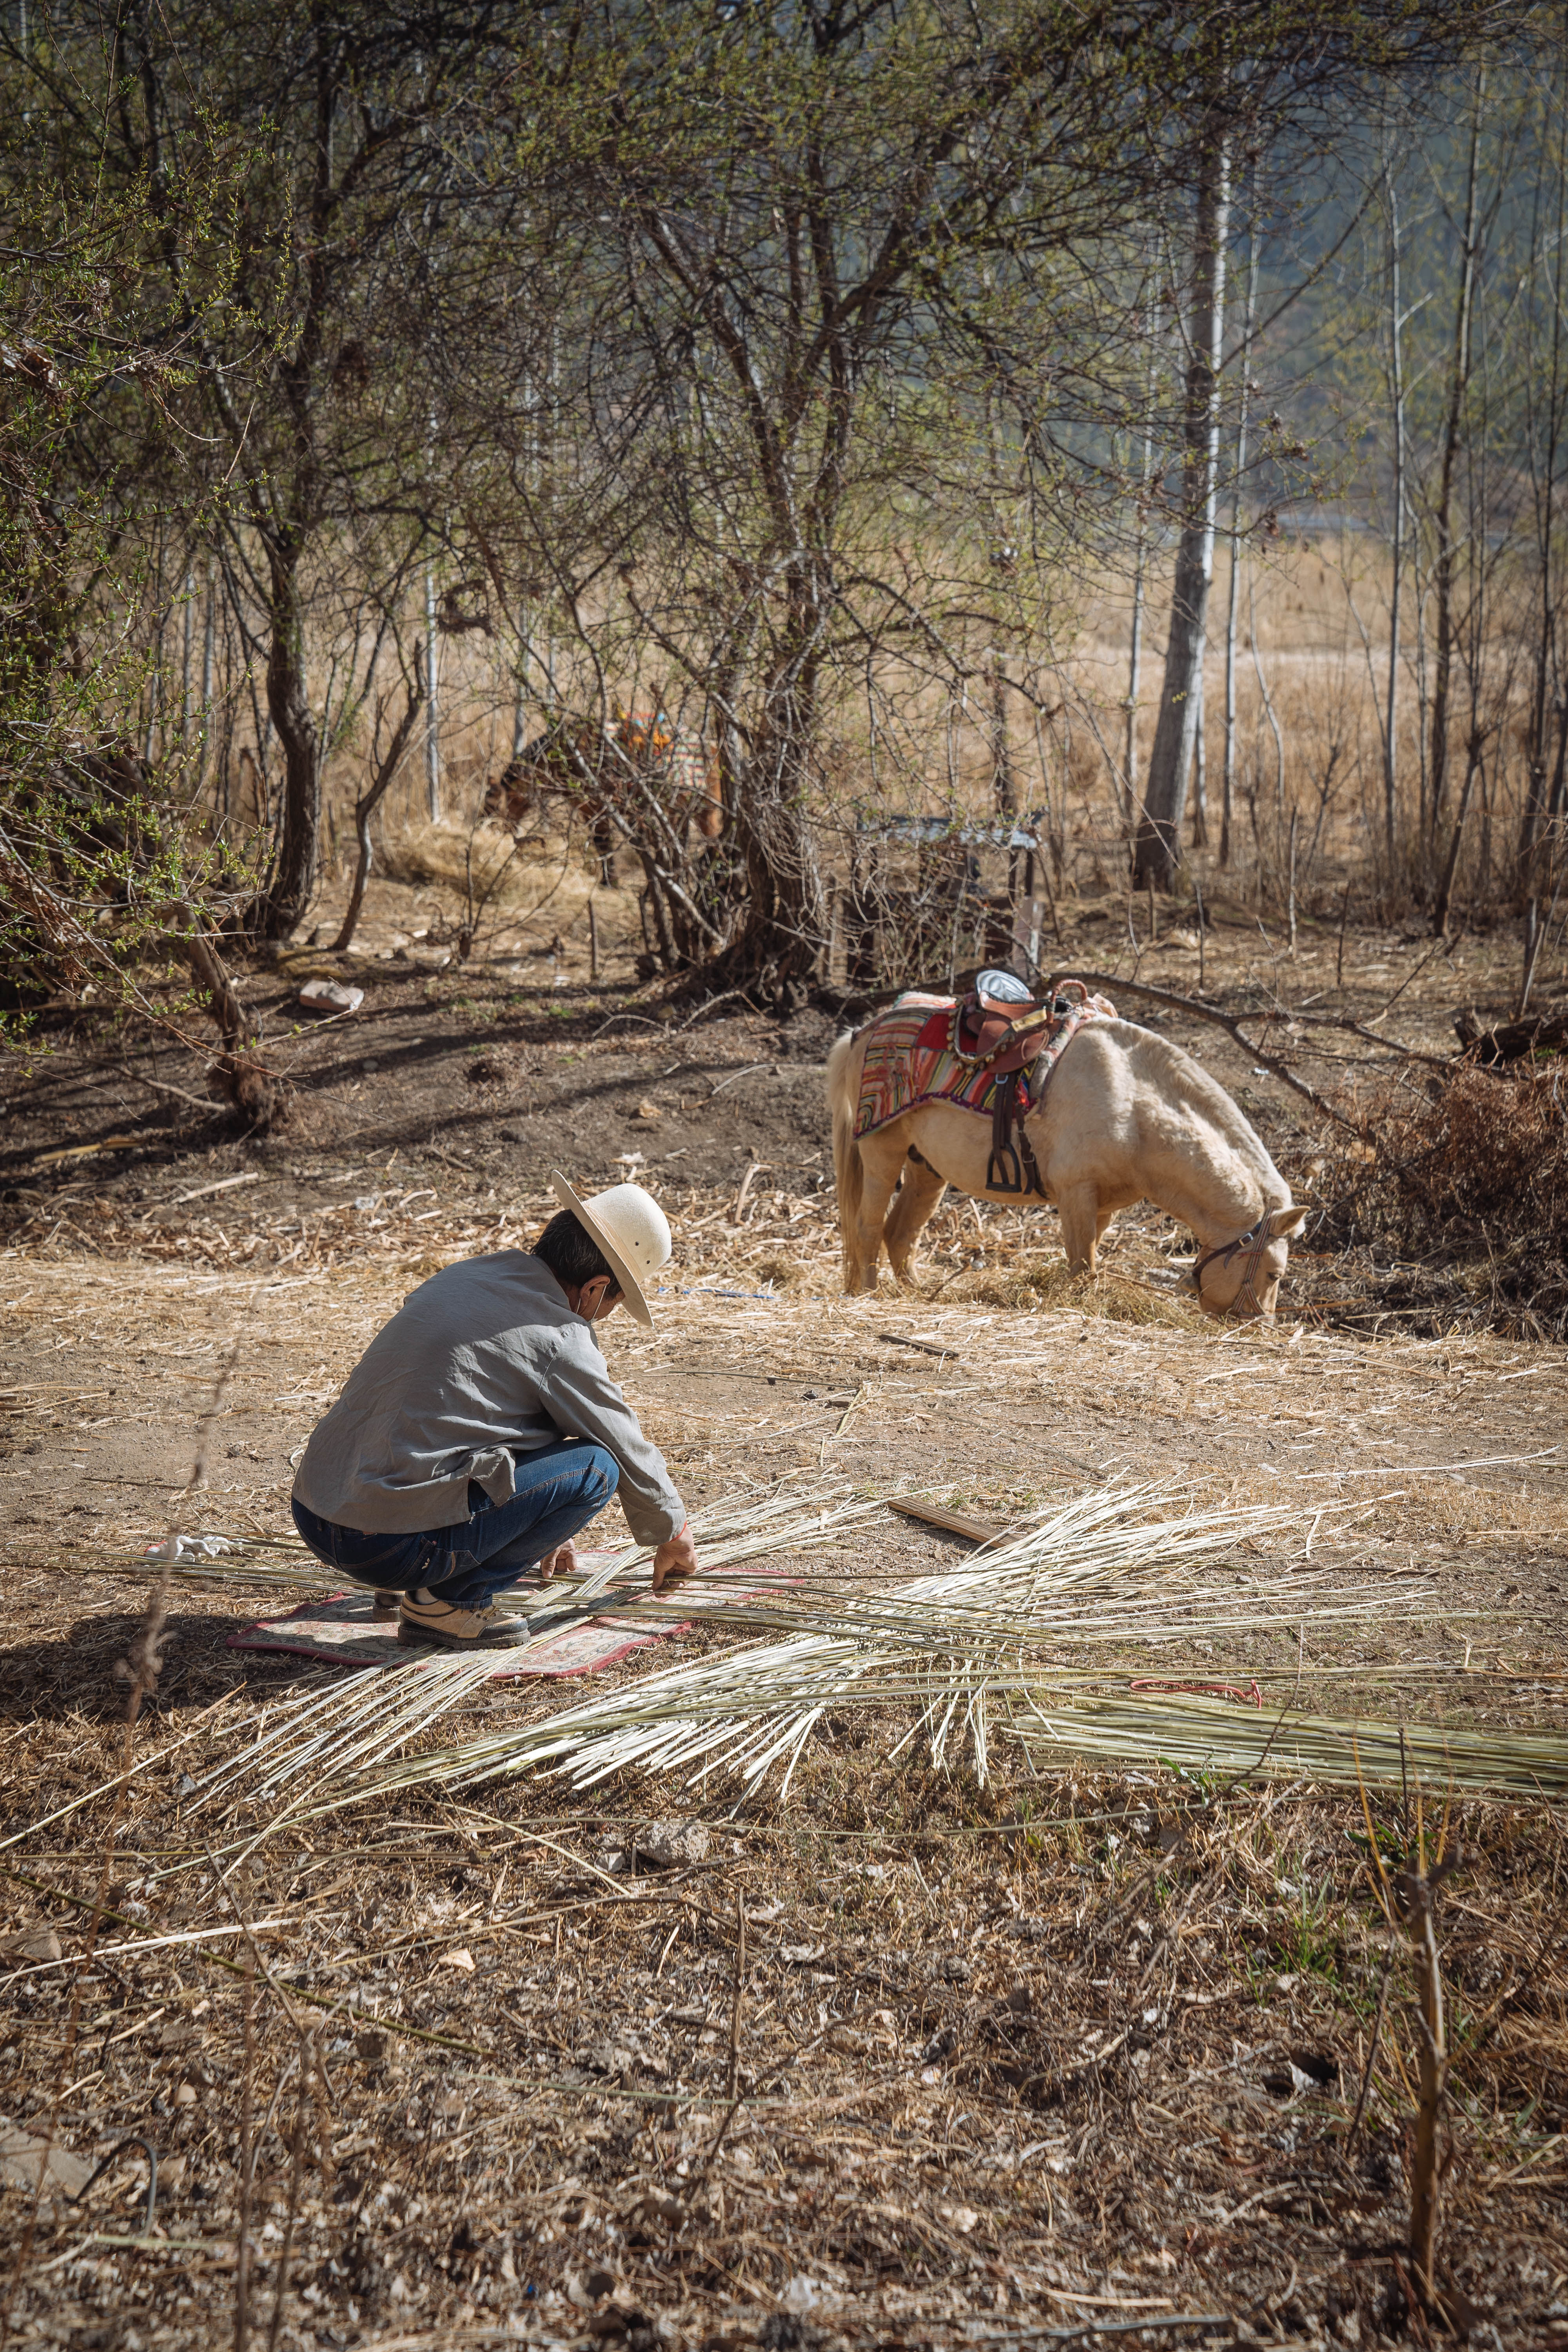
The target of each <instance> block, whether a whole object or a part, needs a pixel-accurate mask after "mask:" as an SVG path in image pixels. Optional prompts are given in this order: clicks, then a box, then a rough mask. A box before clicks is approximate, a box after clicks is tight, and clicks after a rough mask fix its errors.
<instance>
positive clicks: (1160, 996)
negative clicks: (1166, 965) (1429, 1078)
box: [1046, 971, 1452, 1135]
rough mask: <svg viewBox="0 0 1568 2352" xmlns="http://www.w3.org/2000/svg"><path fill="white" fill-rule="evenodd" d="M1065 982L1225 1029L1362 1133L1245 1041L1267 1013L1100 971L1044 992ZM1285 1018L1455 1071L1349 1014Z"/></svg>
mask: <svg viewBox="0 0 1568 2352" xmlns="http://www.w3.org/2000/svg"><path fill="white" fill-rule="evenodd" d="M1064 980H1079V981H1081V982H1083V984H1084V986H1085V987H1086V988H1094V989H1115V990H1116V991H1117V992H1118V993H1119V994H1121V995H1123V996H1127V995H1131V996H1142V997H1146V998H1148V1000H1149V1001H1150V1003H1153V1004H1164V1005H1168V1006H1169V1007H1170V1009H1171V1011H1172V1012H1173V1013H1189V1014H1190V1015H1191V1016H1192V1018H1193V1019H1194V1020H1195V1021H1212V1022H1213V1023H1214V1024H1215V1028H1216V1029H1223V1030H1224V1031H1225V1032H1226V1034H1227V1036H1230V1037H1232V1038H1234V1039H1235V1041H1236V1043H1237V1045H1239V1046H1241V1047H1242V1049H1243V1051H1244V1052H1246V1053H1248V1054H1250V1055H1252V1057H1253V1059H1254V1061H1255V1062H1256V1063H1257V1064H1258V1066H1259V1067H1260V1068H1261V1069H1265V1070H1268V1071H1270V1072H1271V1073H1272V1075H1273V1076H1275V1077H1277V1078H1279V1079H1282V1080H1283V1082H1284V1083H1285V1085H1286V1086H1288V1087H1290V1088H1291V1089H1292V1090H1293V1091H1294V1092H1295V1093H1297V1094H1299V1095H1300V1096H1301V1097H1302V1098H1303V1100H1304V1101H1307V1102H1310V1104H1311V1106H1312V1108H1313V1109H1314V1110H1319V1111H1321V1112H1322V1114H1323V1116H1324V1117H1325V1118H1331V1119H1333V1120H1334V1121H1335V1122H1336V1123H1337V1124H1338V1125H1339V1126H1341V1127H1343V1128H1348V1129H1349V1130H1350V1132H1351V1133H1352V1135H1360V1134H1362V1133H1363V1123H1362V1121H1360V1120H1359V1119H1354V1118H1348V1117H1347V1116H1346V1114H1345V1113H1344V1112H1343V1111H1342V1110H1337V1109H1336V1108H1334V1105H1333V1104H1332V1103H1331V1102H1330V1100H1329V1098H1328V1097H1327V1096H1326V1095H1321V1094H1320V1093H1319V1092H1318V1089H1317V1087H1314V1086H1310V1085H1309V1084H1308V1082H1307V1080H1306V1079H1305V1078H1300V1077H1298V1076H1296V1073H1295V1071H1294V1070H1292V1069H1291V1067H1290V1065H1289V1062H1287V1061H1284V1060H1283V1059H1282V1058H1281V1057H1280V1056H1279V1055H1278V1054H1270V1053H1269V1052H1268V1048H1267V1047H1266V1046H1264V1045H1258V1042H1257V1040H1256V1039H1255V1038H1252V1037H1249V1036H1248V1035H1247V1031H1246V1030H1245V1029H1244V1028H1243V1027H1242V1025H1241V1024H1242V1023H1243V1021H1247V1020H1251V1021H1258V1020H1261V1021H1263V1022H1264V1023H1265V1024H1268V1023H1269V1022H1272V1021H1273V1020H1275V1019H1277V1018H1278V1017H1279V1016H1278V1015H1276V1014H1274V1013H1226V1012H1224V1011H1222V1010H1221V1008H1220V1006H1218V1005H1217V1004H1209V1003H1205V1000H1204V999H1203V998H1202V997H1201V996H1178V995H1177V994H1176V992H1175V991H1174V990H1173V989H1169V988H1151V987H1150V986H1149V984H1148V982H1146V981H1142V980H1121V979H1118V978H1116V977H1115V975H1114V974H1112V973H1110V972H1103V971H1058V972H1056V973H1054V974H1053V975H1052V978H1051V980H1050V982H1048V985H1047V991H1046V992H1047V993H1048V992H1049V990H1051V989H1055V988H1057V987H1058V986H1059V985H1060V983H1061V982H1063V981H1064ZM1286 1017H1287V1018H1289V1020H1291V1021H1294V1022H1297V1023H1299V1024H1300V1026H1301V1027H1303V1028H1307V1029H1341V1030H1345V1031H1348V1033H1349V1034H1351V1035H1352V1036H1355V1037H1364V1038H1365V1039H1366V1041H1367V1042H1368V1044H1369V1045H1381V1046H1382V1047H1383V1049H1384V1052H1385V1053H1391V1054H1398V1055H1402V1056H1403V1057H1404V1058H1405V1060H1406V1061H1411V1062H1423V1063H1425V1064H1426V1066H1427V1068H1428V1069H1434V1070H1447V1069H1450V1068H1451V1067H1452V1064H1451V1063H1449V1062H1446V1061H1444V1060H1443V1059H1442V1058H1441V1057H1440V1056H1439V1055H1436V1054H1424V1053H1422V1052H1421V1050H1420V1048H1419V1047H1418V1046H1415V1045H1402V1044H1401V1043H1400V1041H1399V1039H1398V1038H1396V1037H1384V1036H1381V1035H1380V1034H1378V1032H1377V1031H1376V1030H1375V1029H1369V1028H1368V1027H1367V1026H1366V1024H1364V1022H1361V1021H1356V1020H1353V1019H1352V1017H1351V1015H1350V1014H1349V1013H1289V1011H1288V1012H1287V1016H1286Z"/></svg>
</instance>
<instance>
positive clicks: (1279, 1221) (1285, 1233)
mask: <svg viewBox="0 0 1568 2352" xmlns="http://www.w3.org/2000/svg"><path fill="white" fill-rule="evenodd" d="M1310 1214H1311V1211H1310V1209H1304V1208H1302V1207H1301V1206H1300V1203H1299V1202H1295V1201H1290V1202H1287V1204H1286V1206H1285V1207H1284V1208H1282V1209H1275V1210H1273V1211H1272V1212H1271V1213H1270V1214H1269V1219H1268V1231H1269V1233H1270V1234H1272V1236H1273V1238H1274V1239H1275V1240H1276V1241H1277V1242H1288V1241H1294V1239H1295V1238H1296V1235H1297V1234H1299V1233H1300V1230H1301V1228H1302V1226H1303V1225H1304V1224H1305V1223H1306V1222H1307V1219H1308V1218H1309V1216H1310Z"/></svg>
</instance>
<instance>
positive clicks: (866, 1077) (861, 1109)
mask: <svg viewBox="0 0 1568 2352" xmlns="http://www.w3.org/2000/svg"><path fill="white" fill-rule="evenodd" d="M1011 1010H1012V1008H1011V1007H1009V1011H1011ZM1020 1010H1021V1012H1022V1017H1021V1018H1020V1019H1018V1020H1016V1021H1005V1020H1004V1021H1002V1022H1001V1023H1000V1024H998V1023H997V1021H996V1020H995V1018H994V1015H993V1017H990V1018H985V1017H984V1014H983V1009H982V1008H980V1007H977V1006H976V1004H975V1003H974V1000H973V998H972V997H952V996H922V995H919V994H916V993H914V992H910V993H909V994H906V995H904V996H900V998H899V999H898V1001H897V1003H893V1004H890V1005H889V1007H888V1009H887V1011H886V1012H885V1013H877V1014H875V1015H874V1016H873V1018H872V1019H871V1021H870V1022H869V1023H868V1024H867V1027H866V1030H865V1032H864V1033H863V1034H864V1035H865V1038H866V1058H865V1062H864V1064H863V1065H862V1067H861V1072H860V1099H859V1102H858V1107H857V1109H856V1114H855V1132H856V1134H857V1135H858V1136H859V1135H870V1134H872V1133H874V1132H875V1130H876V1129H878V1128H879V1127H886V1126H887V1125H888V1124H889V1121H890V1120H892V1119H895V1118H902V1116H903V1114H904V1112H905V1111H907V1110H914V1109H916V1108H918V1107H919V1106H920V1105H921V1103H928V1102H947V1103H952V1106H953V1108H954V1109H956V1110H969V1111H973V1112H974V1113H975V1115H976V1117H977V1118H992V1117H993V1115H994V1108H995V1097H996V1091H997V1088H998V1087H1000V1086H1002V1085H1004V1084H1006V1083H1009V1082H1010V1081H1011V1080H1012V1074H1013V1073H1014V1072H1016V1071H1019V1070H1020V1069H1021V1070H1022V1072H1023V1076H1022V1077H1021V1078H1019V1079H1018V1080H1016V1085H1017V1087H1019V1088H1021V1089H1022V1088H1026V1090H1027V1100H1026V1103H1025V1104H1022V1105H1020V1106H1019V1108H1020V1109H1023V1108H1030V1109H1033V1108H1036V1107H1037V1105H1038V1103H1039V1102H1040V1100H1041V1098H1042V1097H1043V1096H1044V1094H1045V1091H1046V1088H1047V1086H1048V1085H1049V1083H1050V1079H1051V1074H1052V1072H1053V1071H1054V1070H1055V1068H1056V1066H1057V1064H1058V1062H1059V1061H1060V1060H1061V1057H1062V1055H1063V1054H1064V1052H1065V1051H1066V1050H1067V1047H1068V1045H1070V1044H1071V1042H1072V1040H1073V1038H1074V1037H1075V1036H1076V1035H1077V1034H1078V1032H1079V1029H1081V1028H1082V1026H1083V1024H1084V1023H1085V1022H1086V1021H1104V1020H1112V1021H1113V1020H1114V1019H1115V1018H1116V1007H1115V1006H1114V1005H1113V1004H1112V1003H1110V999H1109V998H1108V997H1104V996H1090V995H1089V992H1088V991H1087V990H1086V989H1085V988H1084V986H1083V984H1082V982H1079V981H1076V980H1075V981H1064V982H1062V984H1061V987H1060V988H1059V989H1058V991H1057V992H1055V994H1054V995H1053V996H1052V997H1051V998H1050V999H1049V1001H1048V1002H1047V1003H1044V1004H1040V1005H1035V1006H1031V1007H1029V1008H1026V1009H1024V1008H1020ZM977 1016H980V1017H977Z"/></svg>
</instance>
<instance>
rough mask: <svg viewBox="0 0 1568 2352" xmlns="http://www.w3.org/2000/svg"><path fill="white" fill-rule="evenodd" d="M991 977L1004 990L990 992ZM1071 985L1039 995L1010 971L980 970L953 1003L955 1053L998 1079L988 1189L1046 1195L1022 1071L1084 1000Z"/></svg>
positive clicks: (1080, 990) (993, 1103) (993, 1100)
mask: <svg viewBox="0 0 1568 2352" xmlns="http://www.w3.org/2000/svg"><path fill="white" fill-rule="evenodd" d="M994 981H999V982H1001V983H1002V987H1003V988H1005V993H1003V992H1001V990H998V992H997V993H995V994H993V993H992V992H991V991H990V990H989V989H988V988H987V985H986V983H987V982H994ZM1070 985H1071V986H1072V988H1073V989H1074V990H1076V992H1077V993H1076V996H1074V995H1068V994H1065V993H1061V994H1058V993H1057V992H1052V993H1051V994H1049V995H1048V996H1047V997H1044V998H1038V997H1034V996H1031V995H1030V994H1029V993H1028V992H1027V991H1026V989H1024V988H1022V987H1021V985H1020V983H1019V982H1016V981H1015V980H1013V979H1012V978H1011V975H1010V974H1005V973H1004V974H993V973H991V972H982V973H981V974H980V976H979V979H978V981H977V982H976V984H975V985H974V987H973V988H972V989H971V990H970V992H969V993H968V994H967V995H966V996H963V997H961V998H960V999H959V1001H958V1003H957V1004H956V1005H955V1006H954V1008H953V1015H952V1048H953V1051H954V1053H956V1054H957V1055H960V1056H961V1057H962V1058H963V1060H964V1061H967V1062H974V1063H984V1064H986V1065H988V1066H989V1067H990V1068H991V1070H992V1071H993V1072H994V1075H995V1078H996V1088H995V1092H994V1094H993V1096H992V1097H991V1154H990V1157H989V1159H988V1160H986V1163H985V1183H986V1188H987V1190H988V1191H990V1192H1011V1193H1015V1194H1018V1195H1024V1194H1027V1193H1033V1194H1034V1195H1035V1196H1036V1197H1037V1199H1039V1200H1042V1201H1043V1200H1044V1199H1045V1197H1046V1188H1045V1186H1044V1184H1043V1183H1042V1182H1041V1181H1040V1171H1039V1166H1038V1163H1037V1160H1036V1159H1035V1153H1034V1148H1033V1146H1032V1145H1031V1143H1030V1141H1029V1139H1028V1137H1027V1135H1026V1133H1025V1131H1024V1118H1025V1114H1026V1112H1027V1111H1028V1110H1029V1109H1030V1108H1031V1107H1032V1105H1031V1099H1030V1093H1029V1081H1028V1078H1027V1076H1026V1071H1027V1069H1028V1067H1029V1065H1030V1064H1031V1063H1032V1062H1033V1061H1034V1060H1035V1058H1036V1056H1037V1055H1038V1054H1039V1053H1041V1052H1042V1051H1043V1049H1044V1048H1045V1047H1046V1046H1047V1045H1048V1044H1049V1043H1050V1041H1051V1038H1052V1037H1053V1036H1054V1035H1055V1034H1056V1033H1057V1032H1058V1030H1059V1029H1060V1028H1061V1026H1062V1024H1063V1023H1064V1021H1066V1020H1067V1019H1068V1017H1069V1015H1071V1014H1074V1013H1079V1011H1081V1009H1082V1006H1083V1004H1084V1003H1085V1002H1087V997H1088V992H1087V990H1085V989H1084V988H1083V987H1082V986H1081V985H1080V984H1079V982H1072V983H1071V984H1070Z"/></svg>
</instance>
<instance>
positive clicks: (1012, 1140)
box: [985, 1070, 1046, 1201]
mask: <svg viewBox="0 0 1568 2352" xmlns="http://www.w3.org/2000/svg"><path fill="white" fill-rule="evenodd" d="M1020 1089H1021V1090H1022V1093H1023V1097H1024V1101H1023V1107H1022V1109H1020V1107H1019V1102H1018V1096H1019V1092H1020ZM1028 1108H1029V1088H1028V1083H1027V1080H1026V1077H1025V1075H1024V1072H1023V1071H1022V1070H1009V1071H1008V1072H1007V1073H1006V1076H1005V1077H1001V1078H998V1080H997V1081H996V1091H995V1094H994V1096H993V1097H992V1101H991V1156H990V1158H989V1159H988V1160H986V1162H985V1185H986V1190H987V1191H988V1192H1012V1193H1016V1194H1018V1195H1023V1194H1026V1193H1034V1194H1036V1195H1037V1197H1038V1198H1039V1199H1040V1200H1042V1201H1043V1200H1044V1199H1045V1197H1046V1188H1045V1186H1044V1185H1043V1184H1042V1183H1041V1181H1040V1168H1039V1162H1038V1161H1037V1159H1036V1158H1035V1147H1034V1145H1033V1144H1032V1143H1031V1142H1030V1141H1029V1138H1028V1135H1027V1133H1026V1130H1025V1127H1024V1118H1023V1112H1024V1111H1025V1110H1027V1109H1028Z"/></svg>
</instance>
